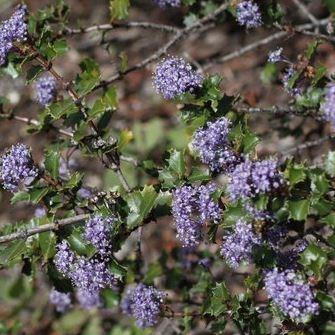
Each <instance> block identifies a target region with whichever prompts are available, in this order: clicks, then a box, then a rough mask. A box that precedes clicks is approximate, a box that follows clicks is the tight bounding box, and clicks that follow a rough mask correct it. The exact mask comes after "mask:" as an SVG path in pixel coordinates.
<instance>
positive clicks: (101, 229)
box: [84, 215, 115, 257]
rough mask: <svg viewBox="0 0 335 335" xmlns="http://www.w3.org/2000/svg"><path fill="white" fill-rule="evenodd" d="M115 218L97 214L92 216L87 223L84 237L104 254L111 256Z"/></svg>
mask: <svg viewBox="0 0 335 335" xmlns="http://www.w3.org/2000/svg"><path fill="white" fill-rule="evenodd" d="M114 222H115V218H114V217H103V216H101V215H96V216H94V217H91V218H90V219H89V220H88V221H87V222H86V225H85V233H84V237H85V239H86V240H87V241H89V242H90V243H91V244H92V245H93V246H94V247H95V248H96V250H97V251H98V252H99V253H100V255H102V256H105V257H106V256H107V257H108V256H110V255H111V253H112V240H111V232H112V230H113V226H114Z"/></svg>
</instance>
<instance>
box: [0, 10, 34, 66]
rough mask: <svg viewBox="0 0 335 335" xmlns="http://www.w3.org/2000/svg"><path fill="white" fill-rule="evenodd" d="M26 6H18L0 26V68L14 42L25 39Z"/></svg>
mask: <svg viewBox="0 0 335 335" xmlns="http://www.w3.org/2000/svg"><path fill="white" fill-rule="evenodd" d="M26 15H27V6H26V5H19V6H17V7H16V9H15V12H14V13H13V15H12V16H11V17H10V18H9V19H8V20H6V21H4V22H2V24H1V25H0V66H2V65H3V64H5V63H6V61H7V56H8V53H9V52H10V51H11V50H12V48H13V43H14V42H22V41H25V40H26V39H27V35H28V33H27V23H26V20H25V17H26Z"/></svg>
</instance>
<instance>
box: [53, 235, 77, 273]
mask: <svg viewBox="0 0 335 335" xmlns="http://www.w3.org/2000/svg"><path fill="white" fill-rule="evenodd" d="M75 261H76V256H75V254H74V253H73V251H72V250H71V249H70V248H69V245H68V243H67V242H66V241H62V242H61V243H59V244H58V245H57V253H56V255H55V259H54V263H55V265H56V268H57V270H58V271H59V272H60V273H62V274H63V275H65V276H68V275H69V272H70V271H71V269H72V267H73V265H74V263H75Z"/></svg>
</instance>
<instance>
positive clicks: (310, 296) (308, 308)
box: [264, 269, 319, 322]
mask: <svg viewBox="0 0 335 335" xmlns="http://www.w3.org/2000/svg"><path fill="white" fill-rule="evenodd" d="M264 283H265V290H266V292H267V294H268V296H269V297H270V298H271V299H272V300H273V302H274V303H275V304H276V305H277V306H278V307H279V308H280V310H281V311H282V312H283V313H284V314H285V315H287V316H289V317H290V318H291V319H292V320H294V321H296V322H304V321H306V320H307V319H308V318H309V317H310V316H312V315H315V314H317V313H318V311H319V304H318V303H317V302H316V301H315V295H314V293H313V291H312V289H311V287H310V286H309V285H308V284H305V283H304V282H303V281H302V280H301V279H300V278H299V276H298V274H297V273H295V272H293V271H291V270H285V271H283V272H279V271H278V269H274V270H272V271H269V272H268V273H267V274H266V275H265V278H264Z"/></svg>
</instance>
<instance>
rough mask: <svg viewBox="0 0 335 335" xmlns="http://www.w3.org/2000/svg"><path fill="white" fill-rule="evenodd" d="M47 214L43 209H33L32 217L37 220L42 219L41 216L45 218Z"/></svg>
mask: <svg viewBox="0 0 335 335" xmlns="http://www.w3.org/2000/svg"><path fill="white" fill-rule="evenodd" d="M46 214H47V211H46V209H45V208H44V207H37V208H36V209H35V212H34V215H35V217H37V218H42V217H43V216H45V215H46Z"/></svg>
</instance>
